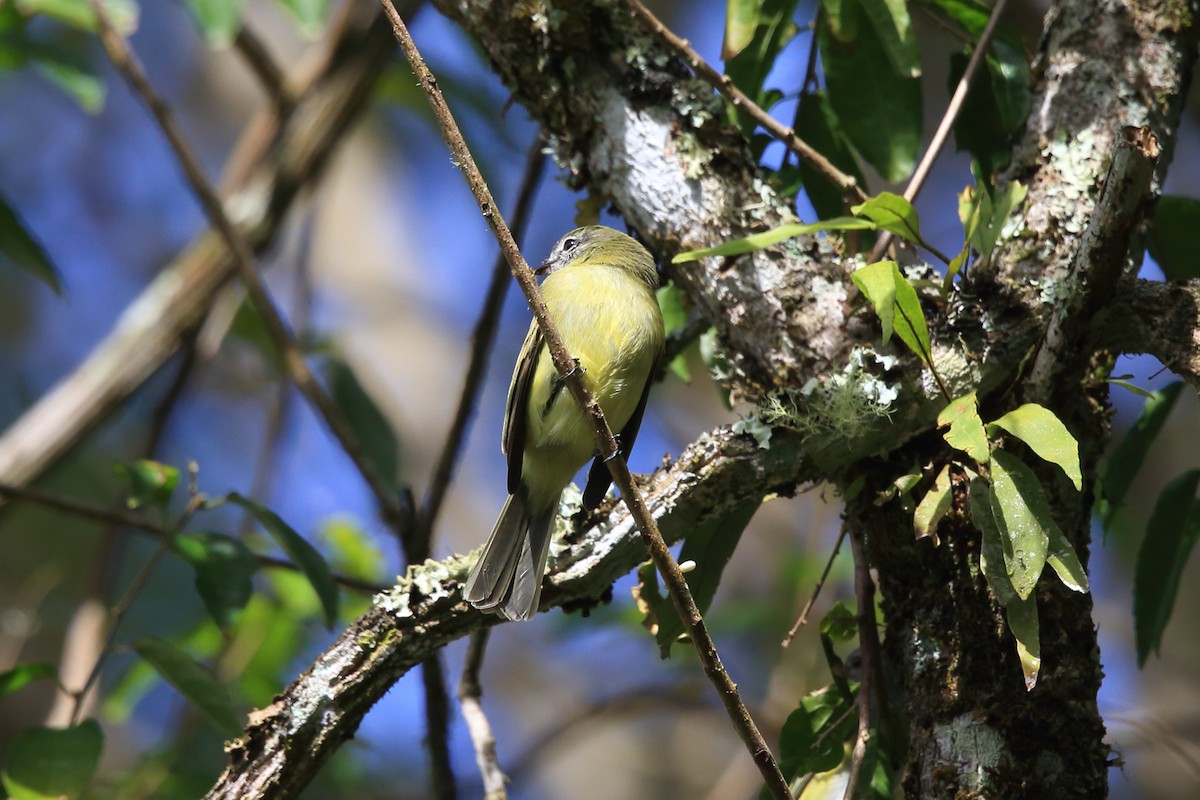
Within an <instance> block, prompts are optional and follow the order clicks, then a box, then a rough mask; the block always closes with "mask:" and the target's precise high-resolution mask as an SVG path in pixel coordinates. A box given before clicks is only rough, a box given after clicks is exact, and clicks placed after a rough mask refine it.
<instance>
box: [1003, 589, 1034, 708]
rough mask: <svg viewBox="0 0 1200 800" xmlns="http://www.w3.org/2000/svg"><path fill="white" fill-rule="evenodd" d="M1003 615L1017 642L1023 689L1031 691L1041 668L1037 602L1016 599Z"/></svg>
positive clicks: (1030, 598) (1029, 598)
mask: <svg viewBox="0 0 1200 800" xmlns="http://www.w3.org/2000/svg"><path fill="white" fill-rule="evenodd" d="M1004 613H1005V616H1006V617H1007V618H1008V629H1009V630H1010V631H1012V634H1013V636H1014V637H1015V638H1016V640H1017V657H1018V658H1019V659H1020V660H1021V672H1022V673H1024V675H1025V689H1026V691H1033V687H1034V686H1036V685H1037V679H1038V672H1039V671H1040V670H1041V668H1042V645H1041V642H1040V640H1039V633H1038V609H1037V601H1036V600H1035V599H1034V598H1033V597H1032V596H1031V597H1026V598H1024V599H1021V598H1018V599H1016V600H1014V601H1013V602H1011V603H1009V604H1008V605H1007V606H1006V607H1005V609H1004Z"/></svg>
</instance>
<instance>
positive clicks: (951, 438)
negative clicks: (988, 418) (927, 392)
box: [937, 391, 992, 464]
mask: <svg viewBox="0 0 1200 800" xmlns="http://www.w3.org/2000/svg"><path fill="white" fill-rule="evenodd" d="M937 423H938V427H939V428H944V427H946V426H947V425H949V426H950V430H948V431H946V433H945V434H944V438H945V440H946V444H948V445H950V446H951V447H953V448H955V449H957V450H962V451H963V452H964V453H966V454H967V455H969V456H970V457H971V458H973V459H975V461H977V462H978V463H980V464H986V463H988V460H989V459H991V457H992V448H991V445H989V444H988V440H987V434H986V433H985V432H984V429H983V420H982V419H980V417H979V400H978V399H977V398H976V397H975V392H973V391H972V392H969V393H967V394H964V395H963V396H962V397H959V398H956V399H954V400H952V401H951V402H950V404H949V405H948V406H946V407H945V408H944V409H942V412H941V413H940V414H938V419H937Z"/></svg>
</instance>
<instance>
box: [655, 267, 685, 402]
mask: <svg viewBox="0 0 1200 800" xmlns="http://www.w3.org/2000/svg"><path fill="white" fill-rule="evenodd" d="M657 298H658V308H659V310H660V311H661V312H662V315H663V328H664V330H665V331H666V333H667V335H668V336H669V335H670V334H671V333H672V332H673V331H677V330H679V329H680V328H682V327H683V326H684V324H685V323H686V322H687V319H688V314H687V309H686V308H684V307H683V300H682V292H680V291H679V287H678V286H676V285H675V283H674V282H669V283H667V285H666V286H663V287H662V288H660V289H659V290H658V292H657ZM670 369H671V372H673V373H675V375H676V376H677V377H678V378H679V379H680V380H682V381H685V382H690V381H691V379H692V373H691V370H689V369H688V365H687V358H686V357H685V356H684V355H683V354H680V355H678V356H675V358H673V359H672V360H671V365H670Z"/></svg>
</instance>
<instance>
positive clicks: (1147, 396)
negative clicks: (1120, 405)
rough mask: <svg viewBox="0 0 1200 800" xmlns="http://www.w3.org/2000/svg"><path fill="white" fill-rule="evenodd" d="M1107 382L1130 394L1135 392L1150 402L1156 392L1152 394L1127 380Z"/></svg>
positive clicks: (1109, 380) (1116, 379) (1117, 379)
mask: <svg viewBox="0 0 1200 800" xmlns="http://www.w3.org/2000/svg"><path fill="white" fill-rule="evenodd" d="M1107 380H1108V382H1109V383H1111V384H1112V385H1113V386H1120V387H1121V388H1122V389H1124V390H1126V391H1128V392H1133V393H1134V394H1136V395H1137V396H1138V397H1143V398H1145V399H1147V400H1149V399H1150V398H1151V397H1154V392H1151V391H1149V390H1147V389H1143V388H1142V387H1140V386H1138V385H1137V384H1135V383H1130V382H1129V381H1127V380H1125V379H1124V378H1108V379H1107Z"/></svg>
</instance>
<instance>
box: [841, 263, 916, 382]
mask: <svg viewBox="0 0 1200 800" xmlns="http://www.w3.org/2000/svg"><path fill="white" fill-rule="evenodd" d="M850 278H851V280H853V281H854V285H855V286H857V287H858V288H859V290H861V291H862V293H863V294H864V295H865V296H866V298H867V299H868V300H869V301H871V305H872V306H874V308H875V314H876V315H877V316H878V317H879V323H880V325H881V326H882V328H883V343H884V344H885V345H886V344H887V343H888V341H889V340H890V339H891V338H892V332H893V331H895V333H896V335H897V336H898V337H900V341H902V342H904V344H905V345H907V346H908V349H909V350H912V351H913V352H914V353H916V355H917V357H918V358H920V359H921V360H922V361H924V362H925V363H926V364H928V363H929V360H930V348H929V329H928V328H926V327H925V315H924V312H922V311H921V301H920V300H919V299H917V291H916V289H914V288H913V287H912V284H910V283H909V282H908V280H907V279H906V278H905V277H904V276H903V275H902V274H900V268H899V267H897V266H896V262H895V261H877V262H876V263H874V264H868V265H867V266H865V267H860V268H859V269H856V270H855V271H854V273H853V274H852V275H851V276H850Z"/></svg>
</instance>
